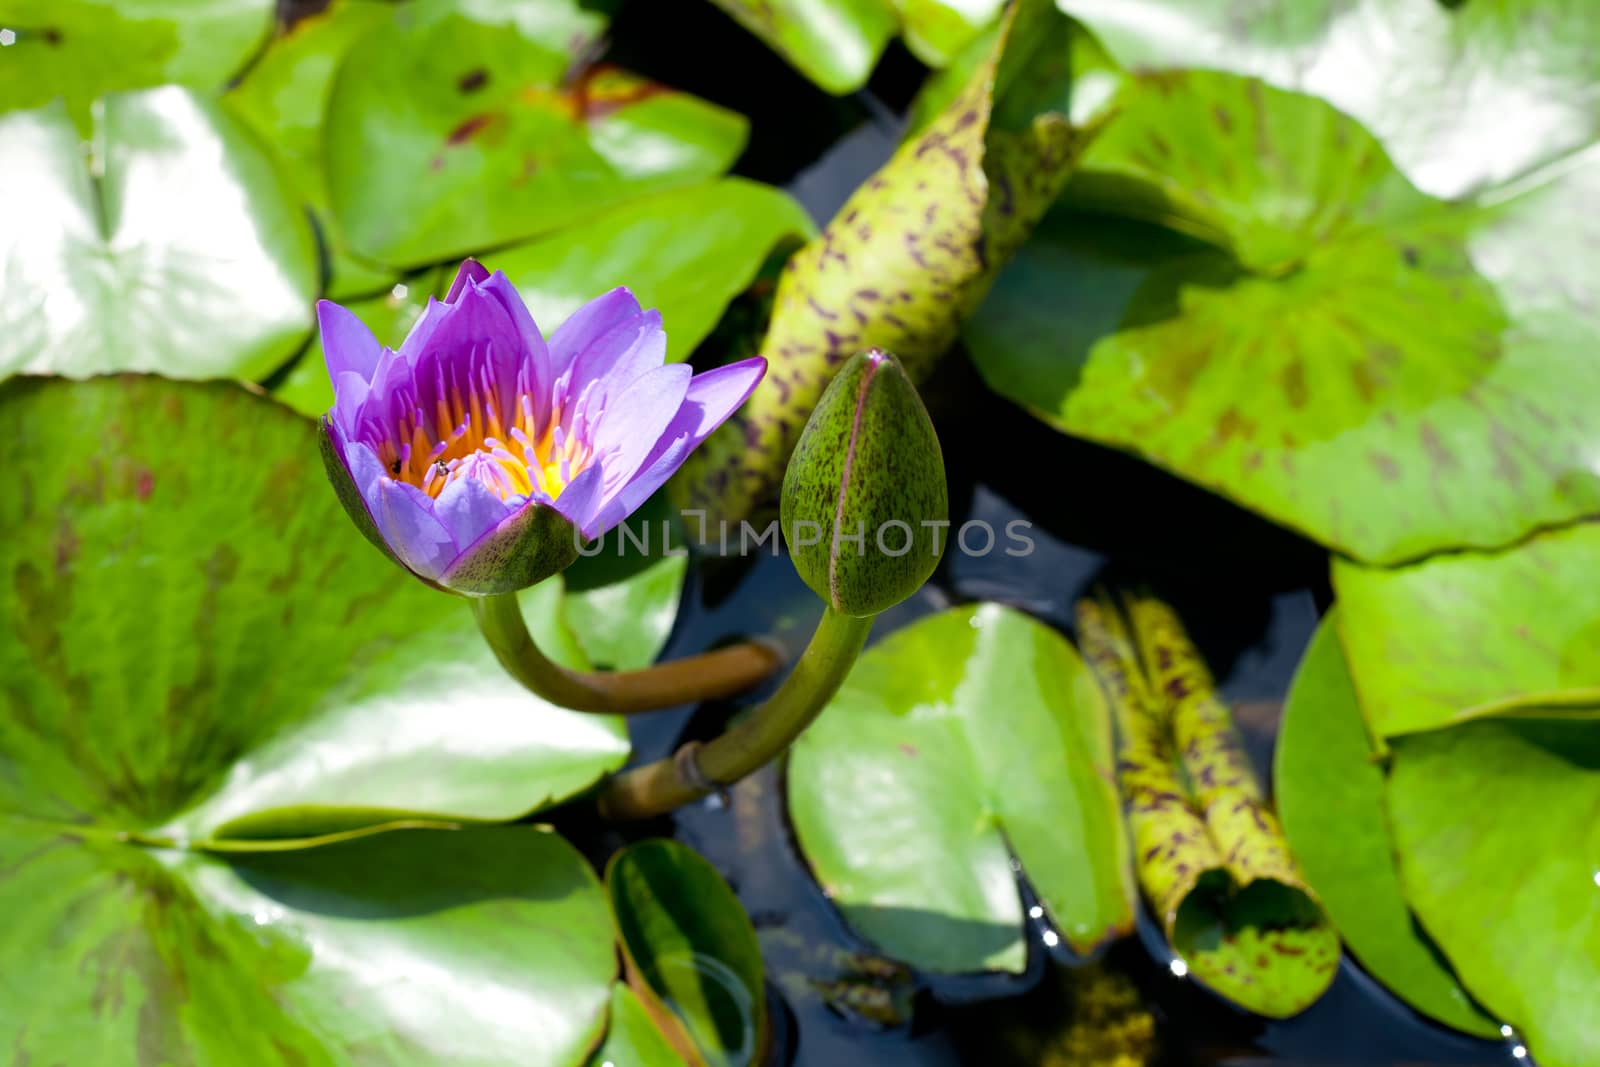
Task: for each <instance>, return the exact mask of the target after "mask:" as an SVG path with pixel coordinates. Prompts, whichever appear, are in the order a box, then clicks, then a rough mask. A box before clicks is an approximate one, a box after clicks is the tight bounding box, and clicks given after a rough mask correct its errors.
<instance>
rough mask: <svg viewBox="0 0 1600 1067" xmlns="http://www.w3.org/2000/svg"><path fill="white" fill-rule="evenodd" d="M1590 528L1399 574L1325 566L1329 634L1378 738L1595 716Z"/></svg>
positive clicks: (1440, 559) (1598, 540)
mask: <svg viewBox="0 0 1600 1067" xmlns="http://www.w3.org/2000/svg"><path fill="white" fill-rule="evenodd" d="M1597 570H1600V525H1596V524H1594V523H1589V522H1585V523H1579V524H1576V525H1574V526H1569V527H1567V528H1565V529H1561V530H1554V531H1551V532H1549V533H1544V534H1540V535H1538V536H1536V537H1533V538H1530V539H1529V540H1527V541H1525V542H1523V543H1522V544H1519V545H1515V546H1513V547H1511V548H1507V549H1505V550H1503V551H1500V552H1462V553H1456V554H1451V555H1441V556H1437V557H1434V558H1432V559H1427V560H1423V561H1422V562H1421V563H1416V564H1413V565H1411V566H1407V567H1395V568H1379V567H1362V566H1358V565H1356V564H1354V563H1350V562H1348V561H1344V560H1338V561H1336V562H1335V563H1334V568H1333V575H1334V585H1335V588H1336V589H1337V590H1338V594H1339V603H1340V605H1341V610H1340V623H1339V633H1340V636H1341V637H1342V638H1343V641H1344V647H1345V651H1346V652H1347V653H1348V655H1349V659H1350V673H1351V675H1352V677H1353V678H1354V679H1355V685H1356V690H1357V691H1358V692H1359V693H1360V694H1361V708H1362V711H1363V712H1364V713H1365V715H1366V718H1367V722H1368V724H1369V725H1370V726H1371V728H1372V731H1373V732H1374V733H1375V734H1377V735H1378V736H1379V737H1392V736H1394V735H1396V734H1403V733H1411V732H1415V731H1419V730H1432V729H1437V728H1439V727H1442V726H1448V725H1450V724H1451V723H1456V722H1461V721H1464V720H1466V719H1472V718H1478V717H1481V716H1484V715H1493V714H1497V713H1505V712H1513V711H1517V710H1519V709H1532V711H1533V712H1534V713H1535V714H1548V713H1549V712H1550V710H1551V709H1552V708H1554V707H1563V708H1565V709H1567V711H1568V713H1569V714H1579V715H1582V714H1591V715H1592V714H1596V713H1600V589H1596V587H1595V583H1594V582H1593V580H1592V578H1593V576H1594V574H1595V573H1596V572H1597Z"/></svg>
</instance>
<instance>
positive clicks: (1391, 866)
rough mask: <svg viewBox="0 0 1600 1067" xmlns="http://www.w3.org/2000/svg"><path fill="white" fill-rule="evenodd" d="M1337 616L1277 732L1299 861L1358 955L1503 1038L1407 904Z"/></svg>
mask: <svg viewBox="0 0 1600 1067" xmlns="http://www.w3.org/2000/svg"><path fill="white" fill-rule="evenodd" d="M1337 615H1338V613H1337V612H1335V613H1333V614H1331V615H1329V616H1328V617H1327V618H1325V619H1324V620H1323V621H1322V625H1321V626H1319V627H1318V628H1317V633H1316V636H1315V637H1313V638H1312V640H1311V646H1310V647H1309V648H1308V649H1307V650H1306V655H1305V658H1304V659H1303V660H1301V662H1300V669H1299V670H1298V671H1297V672H1296V673H1295V679H1294V684H1293V686H1292V687H1291V688H1290V690H1289V699H1288V702H1287V703H1286V704H1285V705H1284V709H1283V725H1282V726H1281V727H1280V729H1279V732H1278V745H1277V754H1276V757H1275V758H1276V762H1275V764H1274V767H1273V782H1274V784H1275V786H1276V790H1277V799H1278V814H1279V815H1280V816H1281V817H1282V819H1283V831H1284V833H1285V834H1287V835H1288V838H1289V845H1290V847H1291V848H1292V849H1293V850H1294V855H1295V859H1296V860H1298V861H1299V863H1300V866H1301V868H1302V869H1304V871H1305V873H1306V878H1307V880H1308V881H1309V882H1310V883H1311V886H1312V888H1314V889H1315V890H1316V892H1317V897H1318V899H1320V900H1321V901H1322V906H1323V907H1324V908H1325V909H1326V910H1327V912H1328V916H1329V918H1331V919H1332V920H1333V923H1334V926H1336V927H1337V928H1338V930H1339V936H1340V937H1342V938H1343V939H1344V943H1345V946H1346V947H1347V948H1349V950H1350V951H1351V953H1352V954H1353V955H1354V956H1355V957H1356V959H1358V960H1360V961H1361V964H1362V966H1364V967H1365V968H1366V969H1367V970H1368V971H1369V972H1371V973H1372V976H1373V977H1374V978H1376V979H1377V980H1378V981H1379V982H1382V983H1383V985H1384V986H1386V987H1387V988H1388V989H1389V990H1390V992H1392V993H1394V994H1395V995H1396V996H1399V997H1400V998H1402V999H1403V1000H1405V1001H1406V1003H1408V1004H1410V1005H1411V1006H1412V1007H1413V1008H1415V1009H1417V1010H1418V1011H1420V1012H1422V1013H1423V1014H1424V1015H1428V1016H1430V1017H1432V1018H1434V1019H1437V1020H1438V1021H1439V1022H1442V1023H1444V1024H1446V1025H1447V1026H1453V1027H1455V1028H1456V1029H1457V1030H1464V1031H1466V1032H1467V1033H1471V1034H1477V1035H1478V1036H1480V1037H1496V1036H1498V1035H1499V1033H1500V1028H1499V1026H1497V1025H1496V1024H1495V1023H1494V1022H1493V1021H1492V1020H1491V1019H1489V1018H1488V1017H1487V1016H1485V1015H1484V1014H1483V1012H1482V1011H1480V1010H1479V1009H1478V1008H1477V1006H1476V1005H1474V1004H1473V1003H1472V1000H1471V998H1469V997H1468V996H1467V993H1466V991H1465V990H1463V989H1462V988H1461V983H1460V982H1459V981H1457V980H1456V976H1455V975H1454V974H1453V973H1452V972H1451V971H1450V969H1449V968H1448V967H1447V966H1446V965H1445V964H1444V962H1443V959H1442V957H1441V956H1440V953H1439V950H1438V948H1437V946H1435V945H1434V944H1433V942H1431V941H1429V940H1428V938H1427V935H1426V934H1424V933H1423V932H1422V930H1421V928H1420V927H1419V926H1418V925H1417V921H1416V918H1415V916H1413V915H1412V914H1411V909H1410V908H1409V907H1407V905H1406V901H1405V895H1404V890H1403V889H1402V888H1401V885H1400V872H1399V870H1398V869H1397V867H1396V865H1395V856H1394V841H1393V838H1392V837H1391V835H1390V833H1389V816H1388V812H1387V810H1386V809H1385V807H1384V773H1383V768H1382V767H1381V766H1379V764H1378V762H1377V756H1376V754H1375V753H1374V751H1373V747H1372V744H1371V742H1370V741H1369V739H1368V737H1367V728H1366V724H1365V723H1364V722H1362V719H1361V707H1360V705H1358V704H1357V703H1356V691H1355V686H1354V685H1353V684H1352V683H1351V681H1350V671H1349V668H1348V667H1347V666H1346V665H1345V662H1344V653H1343V652H1341V651H1340V649H1339V638H1338V632H1337V630H1336V619H1337Z"/></svg>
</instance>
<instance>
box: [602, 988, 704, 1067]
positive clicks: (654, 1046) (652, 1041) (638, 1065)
mask: <svg viewBox="0 0 1600 1067" xmlns="http://www.w3.org/2000/svg"><path fill="white" fill-rule="evenodd" d="M683 1063H684V1061H683V1058H682V1057H680V1056H679V1055H678V1054H677V1053H676V1052H674V1051H672V1046H671V1045H670V1044H669V1043H668V1042H667V1039H666V1038H665V1037H662V1036H661V1031H660V1030H657V1029H656V1024H655V1023H653V1022H651V1021H650V1013H649V1012H647V1011H645V1009H644V1005H643V1004H641V1003H639V997H638V995H637V994H636V993H634V991H633V990H631V989H629V988H628V987H627V986H625V985H623V984H621V983H618V984H617V985H614V986H612V987H611V1019H610V1022H609V1024H608V1025H607V1029H606V1039H605V1042H604V1043H603V1044H602V1045H601V1046H600V1047H599V1048H598V1049H596V1050H595V1052H594V1055H592V1056H590V1057H589V1067H606V1064H610V1065H611V1067H683Z"/></svg>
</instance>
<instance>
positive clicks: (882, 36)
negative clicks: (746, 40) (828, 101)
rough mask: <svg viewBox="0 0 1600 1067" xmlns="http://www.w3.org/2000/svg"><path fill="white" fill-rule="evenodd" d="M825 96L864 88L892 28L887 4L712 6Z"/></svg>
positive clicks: (819, 0) (877, 0) (761, 1)
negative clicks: (798, 72)
mask: <svg viewBox="0 0 1600 1067" xmlns="http://www.w3.org/2000/svg"><path fill="white" fill-rule="evenodd" d="M712 3H714V4H716V5H717V6H718V7H720V8H721V9H722V10H724V11H726V12H727V13H728V14H729V15H731V16H733V18H734V19H735V20H737V21H738V23H739V24H740V25H741V26H743V27H744V28H745V29H747V30H749V31H750V32H751V33H753V34H755V35H756V36H757V37H759V38H761V39H762V40H763V41H765V42H766V43H767V45H768V46H769V47H770V48H771V49H772V50H773V51H775V52H777V53H778V54H779V55H781V56H782V57H783V58H784V59H787V60H788V61H789V62H790V63H791V64H792V65H793V66H794V67H795V69H796V70H798V71H800V73H802V74H804V75H805V76H806V77H808V78H810V79H811V80H812V81H814V82H816V83H817V84H818V85H820V86H822V88H824V89H826V90H827V91H828V92H830V93H834V94H840V95H842V94H844V93H851V92H854V91H855V90H857V89H859V88H861V87H862V86H863V85H865V84H866V83H867V78H868V77H869V76H870V75H871V74H872V68H873V67H875V66H877V65H878V57H879V56H880V55H882V54H883V49H884V46H885V45H887V44H888V43H889V39H890V38H892V37H893V36H894V33H895V29H896V27H897V25H898V22H897V20H896V18H895V13H894V10H893V9H892V8H891V7H890V6H889V3H888V0H712Z"/></svg>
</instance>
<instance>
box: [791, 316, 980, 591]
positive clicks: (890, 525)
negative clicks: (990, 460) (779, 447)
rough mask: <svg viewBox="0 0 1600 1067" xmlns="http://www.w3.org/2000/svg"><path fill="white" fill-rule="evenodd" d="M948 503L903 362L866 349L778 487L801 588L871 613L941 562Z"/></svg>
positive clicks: (819, 411)
mask: <svg viewBox="0 0 1600 1067" xmlns="http://www.w3.org/2000/svg"><path fill="white" fill-rule="evenodd" d="M949 516H950V501H949V493H948V489H947V487H946V485H945V477H944V454H943V453H942V452H940V450H939V438H938V436H937V435H936V434H935V433H934V432H933V421H932V420H931V419H929V418H928V409H927V408H925V407H923V406H922V398H921V397H919V396H918V395H917V390H916V387H915V386H913V385H912V384H911V379H910V378H908V377H906V372H905V369H904V368H903V367H901V366H900V361H899V360H897V359H895V358H894V356H892V355H890V354H889V353H887V352H884V351H882V350H881V349H876V348H873V349H869V350H867V351H866V352H863V353H861V354H860V355H858V356H856V357H855V358H854V359H852V360H850V362H848V363H846V364H845V365H844V367H843V368H841V369H840V371H839V373H838V374H837V375H835V376H834V379H833V381H832V383H831V384H829V386H828V388H827V391H826V392H824V393H823V394H822V399H821V401H819V402H818V404H817V407H816V410H815V411H813V412H812V413H811V419H810V421H808V422H807V423H806V428H805V430H804V431H803V432H802V433H801V435H800V442H799V444H798V445H797V446H796V447H795V451H794V456H793V458H791V459H790V460H789V469H788V472H787V473H786V474H785V475H784V479H783V535H784V538H785V540H786V541H787V542H788V544H789V555H790V557H791V558H792V559H793V560H794V565H795V569H796V570H798V571H799V572H800V577H801V578H803V579H805V582H806V584H807V585H809V586H810V587H811V588H812V590H813V591H814V592H815V593H816V594H817V595H818V596H820V597H821V598H822V599H823V600H825V601H827V603H828V605H829V606H830V607H831V608H833V610H835V611H837V612H841V613H843V614H845V615H856V616H865V615H876V614H877V613H878V612H880V611H883V610H885V609H887V608H890V607H893V606H894V605H895V604H898V603H899V602H900V601H902V600H904V599H905V598H906V597H908V596H910V595H911V594H912V593H915V592H916V591H917V590H918V589H919V588H920V587H921V586H922V583H923V582H925V581H927V580H928V576H929V575H930V574H932V573H933V569H934V568H935V567H936V566H938V564H939V556H940V554H941V552H942V550H943V546H944V542H945V540H946V539H947V538H946V536H945V535H946V534H947V532H948V531H947V529H946V527H948V526H949Z"/></svg>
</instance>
